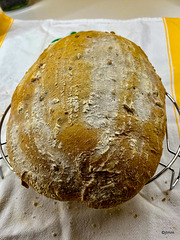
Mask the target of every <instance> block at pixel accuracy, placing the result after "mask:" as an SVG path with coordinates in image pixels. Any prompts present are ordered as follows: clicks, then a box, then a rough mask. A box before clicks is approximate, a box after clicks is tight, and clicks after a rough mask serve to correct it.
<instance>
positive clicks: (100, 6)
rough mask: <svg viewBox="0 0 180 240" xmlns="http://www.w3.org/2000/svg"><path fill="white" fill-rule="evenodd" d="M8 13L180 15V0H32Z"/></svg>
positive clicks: (64, 16)
mask: <svg viewBox="0 0 180 240" xmlns="http://www.w3.org/2000/svg"><path fill="white" fill-rule="evenodd" d="M6 14H7V15H8V16H10V17H12V18H16V19H22V20H32V19H37V20H39V19H48V18H49V19H62V20H65V19H80V18H110V19H132V18H139V17H180V0H149V1H148V0H29V4H28V6H26V7H23V8H21V9H18V10H13V11H9V12H6Z"/></svg>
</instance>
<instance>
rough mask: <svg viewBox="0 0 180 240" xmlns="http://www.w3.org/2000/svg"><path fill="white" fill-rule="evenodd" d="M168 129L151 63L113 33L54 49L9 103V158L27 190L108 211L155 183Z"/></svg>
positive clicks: (85, 35)
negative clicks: (152, 178)
mask: <svg viewBox="0 0 180 240" xmlns="http://www.w3.org/2000/svg"><path fill="white" fill-rule="evenodd" d="M165 129H166V114H165V89H164V87H163V85H162V82H161V79H160V77H159V76H158V75H157V74H156V72H155V70H154V68H153V66H152V65H151V63H150V62H149V60H148V58H147V56H146V55H145V53H144V52H143V51H142V49H141V48H140V47H138V46H137V45H136V44H134V43H133V42H131V41H129V40H127V39H125V38H123V37H121V36H117V35H116V34H115V33H114V32H111V33H107V32H98V31H87V32H80V33H76V34H73V35H70V36H67V37H65V38H63V39H61V40H59V41H57V42H55V43H53V44H51V45H50V46H49V47H48V48H47V49H46V50H45V51H44V52H43V53H42V54H41V56H40V57H39V58H38V60H37V61H36V62H35V63H34V64H33V66H32V67H31V68H30V69H29V70H28V72H26V74H25V76H24V77H23V79H22V80H21V81H20V83H19V85H18V86H17V88H16V90H15V92H14V94H13V97H12V102H11V113H10V117H9V121H8V124H7V151H8V155H9V160H10V163H11V165H12V167H13V170H14V172H15V173H16V174H17V175H18V176H19V177H20V179H21V180H22V183H23V185H26V186H31V187H32V188H34V189H35V191H36V192H38V193H40V194H43V195H45V196H46V197H48V198H53V199H56V200H60V201H78V202H85V203H86V204H87V206H88V207H91V208H109V207H114V206H116V205H118V204H121V203H123V202H125V201H127V200H129V199H131V198H132V197H134V196H135V195H136V194H137V193H138V192H139V191H140V190H141V189H142V187H143V186H144V185H145V184H146V183H147V182H148V180H149V179H150V178H151V177H152V176H153V175H154V173H155V171H156V169H157V166H158V164H159V161H160V158H161V154H162V143H163V139H164V135H165Z"/></svg>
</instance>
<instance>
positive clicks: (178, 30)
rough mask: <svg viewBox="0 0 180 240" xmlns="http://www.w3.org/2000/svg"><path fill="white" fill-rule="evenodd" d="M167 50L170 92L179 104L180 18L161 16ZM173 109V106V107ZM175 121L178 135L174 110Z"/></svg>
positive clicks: (179, 128)
mask: <svg viewBox="0 0 180 240" xmlns="http://www.w3.org/2000/svg"><path fill="white" fill-rule="evenodd" d="M163 22H164V27H165V32H166V40H167V50H168V57H169V67H170V73H171V94H172V97H173V98H174V99H175V100H176V102H177V104H178V106H180V18H163ZM174 109H175V108H174ZM175 117H176V123H177V127H178V132H179V136H180V127H179V123H178V119H179V118H178V116H177V112H176V110H175Z"/></svg>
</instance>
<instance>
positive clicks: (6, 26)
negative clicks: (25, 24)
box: [0, 9, 14, 47]
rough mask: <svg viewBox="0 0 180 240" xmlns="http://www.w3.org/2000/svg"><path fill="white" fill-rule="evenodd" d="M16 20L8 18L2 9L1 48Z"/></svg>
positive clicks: (0, 19)
mask: <svg viewBox="0 0 180 240" xmlns="http://www.w3.org/2000/svg"><path fill="white" fill-rule="evenodd" d="M13 22H14V19H12V18H10V17H8V16H7V15H5V14H4V12H3V11H2V10H1V9H0V47H1V46H2V44H3V42H4V39H5V37H6V35H7V33H8V31H9V30H10V28H11V26H12V24H13Z"/></svg>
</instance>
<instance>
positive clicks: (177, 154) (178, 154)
mask: <svg viewBox="0 0 180 240" xmlns="http://www.w3.org/2000/svg"><path fill="white" fill-rule="evenodd" d="M166 97H167V98H168V99H169V100H170V101H171V102H172V103H173V105H174V107H175V109H176V110H177V112H178V114H179V115H180V108H179V107H178V105H177V103H176V101H175V100H174V99H173V98H172V97H171V95H170V94H169V93H167V92H166ZM10 108H11V104H10V105H9V106H8V107H7V108H6V110H5V112H4V114H3V116H2V118H1V121H0V154H1V156H0V160H1V159H3V160H4V161H5V162H6V164H7V166H8V167H9V169H10V170H11V171H13V168H12V166H11V164H10V162H9V160H8V155H6V154H5V152H4V150H3V147H5V146H6V142H2V141H1V135H2V128H3V122H4V120H5V118H6V116H7V113H8V111H9V110H10ZM167 128H168V127H167ZM166 147H167V150H168V152H169V153H170V154H171V155H173V157H172V159H171V161H170V162H169V163H168V164H164V163H162V162H160V163H159V164H160V165H161V166H163V167H164V168H163V169H162V170H161V171H160V172H158V173H157V174H156V175H155V176H153V177H152V178H151V179H150V180H149V181H148V182H147V183H146V185H147V184H149V183H151V182H152V181H154V180H155V179H157V178H159V177H160V176H161V175H162V174H163V173H165V172H166V171H167V170H170V171H171V173H172V174H171V180H170V190H172V189H173V188H174V187H175V186H176V185H177V183H178V182H179V179H180V168H179V173H178V176H177V177H175V170H174V169H172V168H171V166H172V165H173V164H174V163H175V161H176V160H177V159H178V158H180V145H179V146H178V148H177V150H176V152H175V151H173V150H171V149H170V144H169V138H168V129H166ZM0 177H1V178H2V179H4V176H3V171H2V168H1V166H0Z"/></svg>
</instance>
